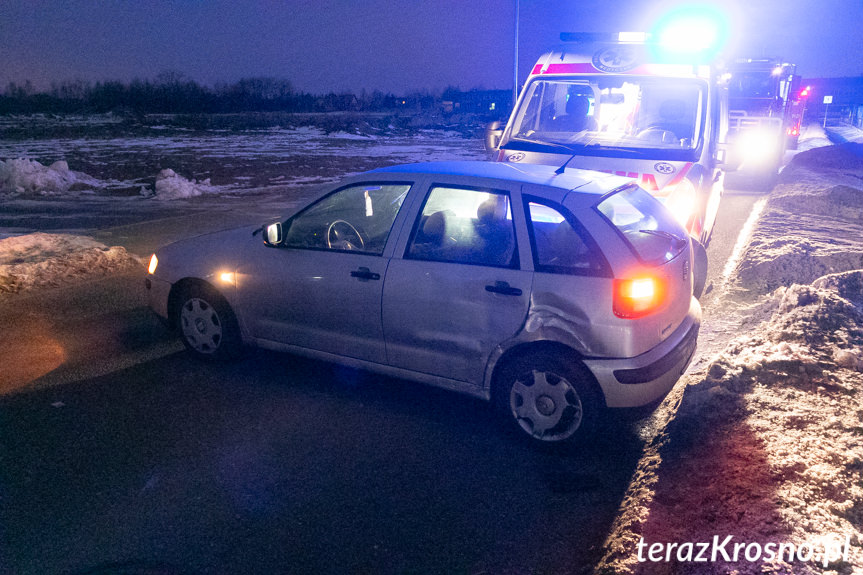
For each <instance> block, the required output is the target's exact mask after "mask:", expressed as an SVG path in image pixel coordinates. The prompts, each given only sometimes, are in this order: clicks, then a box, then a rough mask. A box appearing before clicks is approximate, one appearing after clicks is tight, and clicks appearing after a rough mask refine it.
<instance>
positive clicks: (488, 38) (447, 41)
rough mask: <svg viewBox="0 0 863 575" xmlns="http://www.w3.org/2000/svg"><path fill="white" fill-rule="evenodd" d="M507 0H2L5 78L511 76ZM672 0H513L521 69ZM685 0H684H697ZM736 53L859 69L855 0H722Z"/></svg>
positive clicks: (497, 79) (832, 71)
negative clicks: (559, 46)
mask: <svg viewBox="0 0 863 575" xmlns="http://www.w3.org/2000/svg"><path fill="white" fill-rule="evenodd" d="M515 4H516V2H515V0H425V1H416V0H411V1H397V0H362V1H348V0H309V1H304V0H282V1H277V0H269V1H263V0H261V1H258V2H251V1H243V0H212V1H205V0H198V1H192V0H187V1H180V0H175V1H167V0H161V1H157V0H137V1H107V0H106V1H98V0H26V1H25V0H0V54H2V65H0V88H2V87H5V86H6V85H7V84H8V83H9V82H10V81H14V82H19V83H20V82H23V81H25V80H28V79H29V80H31V81H32V82H33V84H34V85H35V86H36V87H37V88H46V87H48V86H49V85H50V83H51V82H52V81H62V80H70V79H75V78H80V79H84V80H88V81H100V80H109V79H113V80H122V81H128V80H131V79H133V78H142V79H147V78H154V77H155V76H156V75H157V74H159V73H160V72H163V71H167V70H171V71H178V72H181V73H183V74H184V75H186V76H187V77H189V78H191V79H193V80H195V81H197V82H199V83H202V84H207V85H214V84H216V83H221V82H233V81H235V80H237V79H239V78H243V77H253V76H269V77H276V78H284V79H287V80H289V81H290V82H291V83H292V85H293V86H294V88H295V89H296V90H300V91H307V92H312V93H323V92H328V91H342V90H348V91H353V92H359V91H361V90H363V89H366V90H374V89H379V90H383V91H385V92H393V93H397V94H403V93H407V92H410V91H415V90H423V89H429V90H433V91H434V90H441V89H443V88H445V87H446V86H449V85H454V86H458V87H461V88H463V89H470V88H477V87H482V88H504V89H510V88H511V87H512V78H513V44H514V39H513V33H514V16H515ZM677 4H680V2H648V1H644V0H642V1H634V0H567V1H563V0H521V2H520V11H519V13H520V27H519V37H520V42H519V53H520V64H519V69H520V74H519V81H520V82H522V81H523V80H524V78H525V76H526V75H527V72H528V70H529V69H530V67H531V65H532V64H533V62H534V61H535V59H536V58H537V57H538V56H539V55H540V54H541V52H542V51H543V50H544V49H545V48H548V47H550V46H551V45H553V44H555V43H557V41H558V34H559V33H560V32H561V31H612V30H613V31H617V30H639V29H642V30H643V29H649V26H650V24H651V22H652V21H654V20H655V18H656V17H657V16H658V15H659V14H660V13H661V12H662V11H663V10H664V9H665V8H666V7H668V6H673V5H677ZM688 4H692V3H691V2H690V3H688ZM717 5H719V6H722V9H723V10H724V11H726V12H727V13H728V15H729V22H730V24H731V26H730V33H731V36H732V37H731V41H732V42H734V43H735V45H736V46H737V47H738V50H737V52H739V53H740V54H741V55H743V54H745V55H747V56H754V57H761V56H778V57H782V58H784V59H785V60H787V61H791V62H795V63H797V64H798V71H799V72H800V73H801V74H802V75H803V76H804V77H817V76H827V77H833V76H858V75H863V42H861V40H860V29H861V27H863V0H820V1H817V2H815V1H813V0H726V1H724V2H721V3H718V4H717Z"/></svg>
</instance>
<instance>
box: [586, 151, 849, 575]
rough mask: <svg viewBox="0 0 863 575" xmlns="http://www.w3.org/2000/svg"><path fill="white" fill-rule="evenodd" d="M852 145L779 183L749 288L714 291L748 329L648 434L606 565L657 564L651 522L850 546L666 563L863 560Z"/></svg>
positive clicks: (667, 533)
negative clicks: (836, 552)
mask: <svg viewBox="0 0 863 575" xmlns="http://www.w3.org/2000/svg"><path fill="white" fill-rule="evenodd" d="M808 153H809V152H804V153H801V154H800V156H804V154H808ZM848 153H849V149H848V148H844V146H831V149H830V150H819V152H818V154H817V161H816V159H813V158H812V156H810V158H809V159H805V157H804V160H803V161H802V162H801V163H800V164H799V165H792V166H790V167H789V169H787V170H786V171H785V172H784V173H783V175H782V184H781V185H780V186H778V187H777V188H776V189H775V190H774V191H773V192H772V193H771V195H770V197H769V198H768V201H767V205H766V207H765V209H764V211H763V212H762V215H761V219H760V220H759V221H758V224H757V225H756V228H755V231H754V233H753V236H752V238H751V240H750V243H749V245H748V246H747V247H746V249H745V250H744V251H743V256H742V258H741V261H740V263H739V264H738V267H737V272H738V273H739V277H737V278H735V279H734V283H733V284H732V285H733V288H734V289H732V290H730V291H728V292H725V293H723V294H722V295H721V299H720V300H717V302H714V305H713V307H714V308H715V309H716V310H722V311H723V312H724V313H726V314H730V315H731V316H734V315H735V312H734V311H733V310H734V309H741V310H745V313H746V314H747V315H746V317H745V318H742V324H740V321H741V319H740V318H738V319H736V320H735V319H734V318H733V317H732V318H729V319H730V320H731V321H733V323H735V326H736V327H735V328H734V332H735V333H736V334H739V335H738V336H737V337H736V338H735V339H733V340H731V341H730V342H729V343H728V345H727V346H726V347H725V348H724V349H723V351H722V352H721V353H719V354H717V355H716V356H715V357H713V358H712V361H711V362H710V363H709V364H708V365H707V366H706V367H705V368H703V369H702V370H701V371H699V372H695V373H691V374H688V375H687V376H686V377H685V387H683V388H682V389H679V390H675V392H676V393H677V395H676V396H674V397H672V398H670V399H672V400H677V402H676V405H675V404H674V403H672V402H669V405H668V408H667V409H668V410H669V412H670V413H673V418H671V417H669V418H667V419H666V421H665V424H664V427H662V428H661V430H660V431H659V433H657V435H656V436H655V437H654V438H653V440H652V441H651V443H649V444H648V445H647V446H646V447H645V453H644V455H643V456H642V458H641V461H639V465H638V469H637V470H636V472H635V473H634V475H633V481H632V485H631V486H630V488H629V490H628V493H627V496H626V499H625V500H624V501H623V503H622V504H621V509H622V510H621V514H620V516H619V517H618V519H617V521H616V523H615V525H614V526H613V530H612V534H611V535H610V536H609V540H608V542H607V543H606V557H605V558H604V559H603V564H601V565H600V567H599V569H598V572H599V573H615V574H619V573H654V572H657V567H658V564H656V563H649V562H648V563H638V561H637V559H636V556H637V555H636V554H637V549H636V545H637V544H638V542H639V541H640V540H641V538H643V540H644V541H645V542H646V543H647V544H650V543H653V542H678V543H682V542H690V541H691V542H698V541H712V538H713V537H714V536H716V535H718V536H719V537H720V540H722V538H724V537H725V536H728V535H730V536H733V537H734V543H735V544H736V543H744V544H748V543H758V544H760V545H761V546H764V545H766V544H767V543H774V544H776V543H783V542H786V543H793V544H795V545H800V544H802V543H807V544H812V545H819V541H823V540H824V538H827V539H829V540H831V541H832V542H834V543H836V542H838V541H840V540H842V541H844V539H845V537H849V538H850V547H849V549H848V560H847V562H845V561H842V560H840V561H834V562H832V563H830V565H829V566H828V567H824V566H823V565H822V564H821V562H816V561H814V560H813V561H808V562H804V561H800V560H797V561H791V562H789V561H787V559H788V558H787V557H785V558H784V559H785V560H784V561H783V560H779V559H776V558H775V557H774V558H773V559H772V560H770V561H767V560H766V558H764V559H763V560H759V561H755V562H748V561H743V560H740V561H738V562H736V563H733V564H729V563H726V562H724V561H723V560H721V558H720V560H719V561H717V562H712V563H708V564H693V563H674V562H673V561H672V563H671V564H670V565H665V566H663V569H664V570H662V569H660V571H659V572H667V573H699V574H701V573H717V574H719V573H729V572H734V573H739V574H755V573H759V574H760V573H782V574H789V575H790V574H792V573H793V574H798V573H825V574H827V573H829V574H832V575H835V574H846V573H863V480H861V477H863V260H861V255H863V230H861V225H863V191H861V188H863V184H861V182H863V169H855V168H854V166H853V164H851V163H850V162H848V160H849V157H848V156H847V154H848ZM850 153H851V154H852V155H853V154H854V153H855V151H854V149H853V148H851V149H850ZM831 154H835V157H834V156H833V155H831ZM836 157H840V158H843V157H844V159H843V160H841V161H837V160H836ZM843 163H844V164H845V165H846V166H847V167H845V168H835V167H834V166H837V165H841V164H843ZM660 425H662V424H660Z"/></svg>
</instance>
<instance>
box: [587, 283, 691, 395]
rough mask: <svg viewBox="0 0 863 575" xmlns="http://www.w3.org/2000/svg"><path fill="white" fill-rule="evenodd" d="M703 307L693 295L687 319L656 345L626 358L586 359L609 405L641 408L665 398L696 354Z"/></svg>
mask: <svg viewBox="0 0 863 575" xmlns="http://www.w3.org/2000/svg"><path fill="white" fill-rule="evenodd" d="M700 327H701V306H700V305H699V303H698V300H696V299H695V298H692V303H691V304H690V306H689V312H688V314H687V316H686V319H685V320H684V321H683V322H682V323H681V324H680V325H679V326H678V327H677V329H675V330H674V332H673V333H672V334H671V335H670V336H669V337H668V338H666V339H665V341H663V342H662V343H660V344H659V345H658V346H656V347H655V348H653V349H651V350H650V351H648V352H645V353H643V354H641V355H639V356H636V357H631V358H623V359H586V360H584V363H585V365H587V367H588V369H590V371H591V372H593V375H594V377H596V380H597V382H598V383H599V387H600V388H601V389H602V392H603V394H604V395H605V404H606V405H607V406H608V407H641V406H644V405H648V404H651V403H654V402H656V401H657V400H660V399H662V398H663V397H665V396H666V395H668V392H670V391H671V390H672V388H674V384H675V383H677V381H678V380H679V379H680V376H681V375H683V372H685V371H686V368H687V367H689V362H690V361H692V357H693V356H694V355H695V348H696V342H697V340H698V330H699V328H700Z"/></svg>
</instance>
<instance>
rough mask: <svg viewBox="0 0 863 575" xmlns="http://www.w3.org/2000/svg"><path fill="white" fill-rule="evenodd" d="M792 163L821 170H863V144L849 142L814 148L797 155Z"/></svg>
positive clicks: (796, 165)
mask: <svg viewBox="0 0 863 575" xmlns="http://www.w3.org/2000/svg"><path fill="white" fill-rule="evenodd" d="M791 165H792V166H794V167H805V168H817V169H821V170H825V169H826V170H861V169H863V144H861V143H856V142H848V143H846V144H839V145H837V146H822V147H819V148H812V149H811V150H807V151H806V152H801V153H799V154H797V155H795V156H794V158H792V160H791Z"/></svg>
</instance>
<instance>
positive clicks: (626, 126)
mask: <svg viewBox="0 0 863 575" xmlns="http://www.w3.org/2000/svg"><path fill="white" fill-rule="evenodd" d="M561 40H562V41H563V42H565V43H564V44H563V45H562V46H560V47H557V48H554V49H552V50H551V51H549V52H547V53H546V54H544V55H543V56H542V57H541V58H540V59H539V60H538V61H537V63H536V65H535V66H534V67H533V69H532V70H531V72H530V75H529V76H528V78H527V82H526V83H525V86H524V88H523V89H522V91H521V93H520V95H519V98H518V101H517V103H516V106H515V107H514V109H513V112H512V114H511V116H510V118H509V121H508V122H507V124H506V127H505V128H503V129H502V130H501V129H500V126H499V125H498V126H490V128H491V129H490V130H489V132H487V136H486V147H487V148H489V150H490V151H491V153H492V157H493V159H495V160H497V161H500V162H511V163H514V164H519V163H539V164H550V165H555V166H558V167H560V168H561V170H562V169H563V168H564V166H571V167H577V168H584V169H590V170H597V171H600V172H608V173H613V174H617V175H621V176H625V177H629V178H632V179H634V180H637V181H638V183H639V184H640V185H641V187H643V188H644V189H645V190H647V191H649V192H651V193H652V194H653V195H654V196H656V197H657V198H659V199H660V200H662V201H663V202H664V203H665V205H666V207H667V208H668V209H669V210H670V211H671V212H672V213H673V214H674V216H675V217H676V218H677V219H678V221H680V222H681V223H682V224H683V225H684V227H685V228H686V230H687V231H688V232H689V234H690V236H691V237H692V238H694V240H696V241H695V242H693V244H694V245H696V246H697V247H696V249H697V251H698V252H700V257H701V259H702V260H703V263H702V265H703V267H704V269H705V270H706V253H705V249H706V247H707V245H708V243H709V242H710V237H711V233H712V231H713V227H714V224H715V222H716V213H717V211H718V209H719V202H720V198H721V197H722V192H723V182H724V173H725V170H726V169H727V168H731V166H730V164H729V163H728V158H727V157H726V154H727V152H728V148H727V145H726V143H725V142H726V140H725V138H726V135H727V132H728V89H727V83H728V78H729V77H728V75H727V74H724V73H723V70H722V69H721V67H719V66H717V65H715V64H713V63H711V62H710V61H707V59H706V58H703V59H704V60H705V61H699V59H698V57H696V56H693V55H692V54H681V53H679V52H674V51H670V50H665V49H664V47H663V46H661V45H658V44H652V43H651V42H650V41H649V38H648V37H647V35H646V34H639V33H631V34H627V33H620V34H619V35H618V34H615V35H614V36H609V35H605V34H561ZM494 128H497V130H495V129H494ZM704 273H705V274H706V271H705V272H704Z"/></svg>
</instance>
